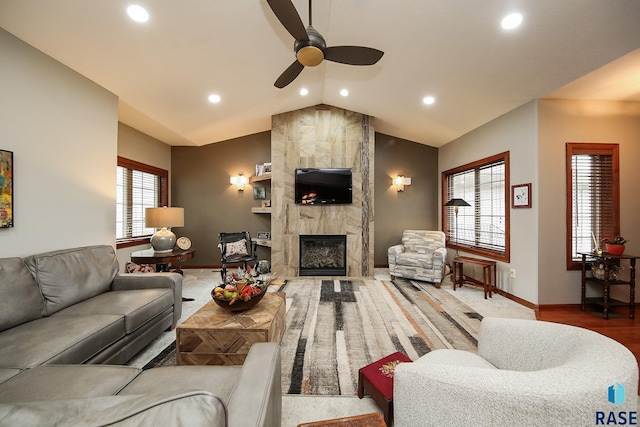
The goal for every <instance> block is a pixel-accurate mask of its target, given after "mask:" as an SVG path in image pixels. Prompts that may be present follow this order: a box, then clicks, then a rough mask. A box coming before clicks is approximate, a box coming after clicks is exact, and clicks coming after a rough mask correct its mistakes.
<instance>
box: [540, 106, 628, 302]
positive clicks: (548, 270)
mask: <svg viewBox="0 0 640 427" xmlns="http://www.w3.org/2000/svg"><path fill="white" fill-rule="evenodd" d="M539 116H540V140H539V144H540V146H539V153H540V154H539V156H540V170H541V172H540V185H539V187H540V193H541V194H543V195H544V197H542V198H541V200H540V218H539V227H540V238H539V261H540V266H539V277H540V289H539V295H540V304H577V303H579V302H580V274H581V273H580V272H579V271H567V269H566V259H565V245H566V202H565V200H566V186H565V183H566V177H565V169H566V168H565V157H566V154H565V144H566V143H567V142H606V143H618V144H620V222H621V224H620V231H621V233H622V234H623V235H624V236H625V237H626V238H627V239H630V240H631V241H630V242H629V243H627V245H626V246H627V247H626V249H625V253H628V254H634V255H640V221H638V219H639V218H640V215H639V214H638V212H640V198H639V197H638V194H637V193H638V191H637V189H638V188H640V168H639V167H638V159H640V102H608V101H570V100H540V101H539ZM627 271H628V270H627ZM597 291H598V292H600V295H601V290H597ZM588 292H589V293H588V296H589V295H591V293H590V292H596V290H595V289H593V290H592V289H589V290H588ZM594 295H595V294H594ZM612 296H613V297H614V298H616V299H621V300H624V301H628V300H629V288H628V287H626V286H625V287H618V288H617V289H613V290H612ZM638 301H640V296H639V295H636V302H638Z"/></svg>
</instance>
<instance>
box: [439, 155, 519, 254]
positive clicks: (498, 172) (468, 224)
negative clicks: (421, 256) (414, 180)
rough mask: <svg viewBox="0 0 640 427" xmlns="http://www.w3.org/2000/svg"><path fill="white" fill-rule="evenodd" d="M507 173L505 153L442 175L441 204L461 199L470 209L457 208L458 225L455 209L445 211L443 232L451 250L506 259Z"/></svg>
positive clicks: (506, 156)
mask: <svg viewBox="0 0 640 427" xmlns="http://www.w3.org/2000/svg"><path fill="white" fill-rule="evenodd" d="M507 170H508V153H503V154H502V155H498V156H494V157H491V158H488V159H483V160H481V161H478V162H475V163H472V164H470V165H465V166H462V167H459V168H456V169H455V170H451V171H447V172H444V174H443V175H444V178H445V179H444V185H445V188H446V190H445V194H444V197H443V199H444V200H443V203H446V201H447V200H451V199H452V198H460V199H463V200H465V201H466V202H467V203H469V205H471V207H460V208H459V210H458V218H457V225H456V215H455V209H453V208H445V211H444V215H443V218H444V224H445V227H444V231H445V234H446V235H447V240H448V241H449V242H450V243H453V246H460V247H461V248H462V247H464V249H465V250H469V251H471V252H476V253H481V254H483V255H487V256H492V255H495V254H501V255H503V256H507V257H508V211H507V200H508V179H507ZM456 227H457V228H458V230H457V233H456Z"/></svg>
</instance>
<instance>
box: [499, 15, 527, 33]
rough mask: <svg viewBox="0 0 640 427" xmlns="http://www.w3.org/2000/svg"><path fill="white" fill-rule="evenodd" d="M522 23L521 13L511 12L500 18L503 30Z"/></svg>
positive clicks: (511, 28)
mask: <svg viewBox="0 0 640 427" xmlns="http://www.w3.org/2000/svg"><path fill="white" fill-rule="evenodd" d="M520 24H522V15H520V14H519V13H512V14H509V15H507V16H505V17H504V18H503V19H502V23H501V25H502V28H504V29H505V30H513V29H514V28H516V27H518V26H520Z"/></svg>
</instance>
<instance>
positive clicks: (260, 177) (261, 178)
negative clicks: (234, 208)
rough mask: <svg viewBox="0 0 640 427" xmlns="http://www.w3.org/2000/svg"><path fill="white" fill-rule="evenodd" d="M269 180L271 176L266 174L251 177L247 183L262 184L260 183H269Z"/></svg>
mask: <svg viewBox="0 0 640 427" xmlns="http://www.w3.org/2000/svg"><path fill="white" fill-rule="evenodd" d="M270 179H271V174H270V173H266V174H264V175H254V176H252V177H250V178H249V182H252V183H253V182H262V181H269V180H270Z"/></svg>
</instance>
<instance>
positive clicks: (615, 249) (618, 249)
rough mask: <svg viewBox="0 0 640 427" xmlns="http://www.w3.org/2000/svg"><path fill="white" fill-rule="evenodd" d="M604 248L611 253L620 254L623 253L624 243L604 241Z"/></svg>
mask: <svg viewBox="0 0 640 427" xmlns="http://www.w3.org/2000/svg"><path fill="white" fill-rule="evenodd" d="M604 249H605V250H606V251H607V252H608V253H610V254H611V255H622V254H623V253H624V245H615V244H613V243H605V244H604Z"/></svg>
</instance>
